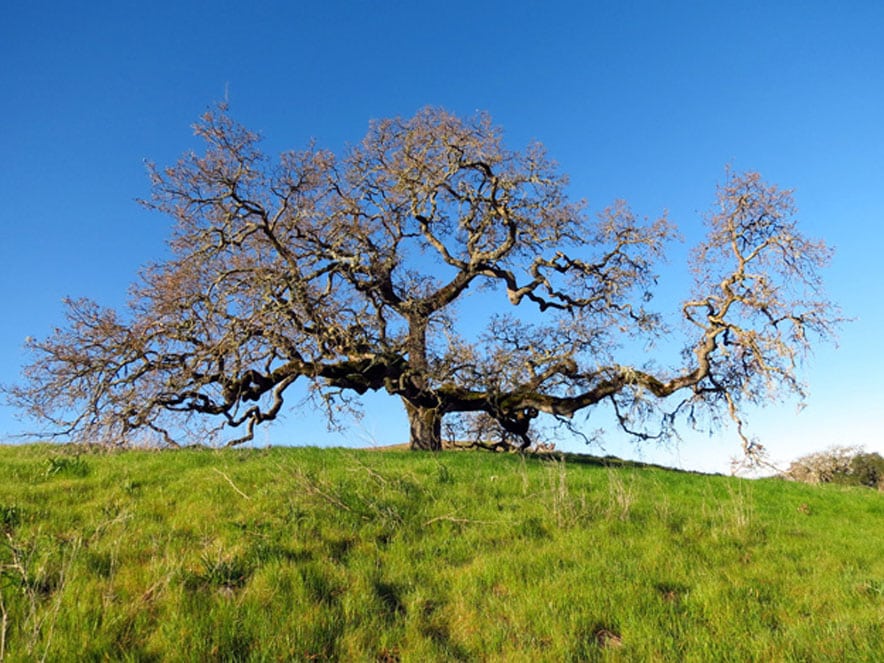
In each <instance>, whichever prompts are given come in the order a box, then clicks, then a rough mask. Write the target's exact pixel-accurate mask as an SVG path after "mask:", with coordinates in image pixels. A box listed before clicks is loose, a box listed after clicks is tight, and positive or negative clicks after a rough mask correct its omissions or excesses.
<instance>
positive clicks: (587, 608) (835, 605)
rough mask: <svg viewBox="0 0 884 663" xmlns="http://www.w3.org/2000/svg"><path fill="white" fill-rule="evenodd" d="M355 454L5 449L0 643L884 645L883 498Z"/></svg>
mask: <svg viewBox="0 0 884 663" xmlns="http://www.w3.org/2000/svg"><path fill="white" fill-rule="evenodd" d="M579 460H580V459H575V458H568V459H566V460H561V459H558V458H556V457H553V456H551V457H547V458H520V457H518V456H514V455H504V454H499V455H493V454H485V453H443V454H439V455H428V454H413V453H409V452H404V451H389V452H387V453H382V454H379V453H373V452H371V451H360V450H343V449H314V448H297V449H290V448H286V449H280V448H274V449H269V450H260V451H258V450H243V451H230V450H228V451H209V450H201V451H200V450H189V451H188V450H185V451H180V452H146V451H130V452H120V453H79V454H78V453H77V450H76V449H74V448H68V447H52V446H45V445H34V446H22V447H0V529H2V542H0V580H2V583H0V599H2V600H0V627H2V632H0V659H2V660H8V661H31V660H39V659H43V660H53V661H65V660H78V661H79V660H98V659H105V658H106V659H109V660H133V661H135V660H137V661H149V660H182V661H184V660H187V661H192V660H231V661H232V660H235V661H276V660H304V661H308V660H348V661H364V660H365V661H398V660H402V661H450V660H465V661H471V660H484V661H521V660H524V661H538V660H555V661H567V660H575V661H576V660H580V661H584V660H661V661H662V660H666V661H670V660H684V661H687V660H694V661H712V660H715V661H728V660H733V661H748V660H759V661H760V660H764V661H774V660H808V661H828V660H831V661H844V660H850V661H879V660H884V555H882V554H881V552H882V550H884V495H882V494H881V493H877V492H874V491H869V490H864V489H859V488H856V489H851V488H843V487H838V486H819V487H814V486H807V485H802V484H794V483H787V482H784V481H780V480H774V479H767V480H756V481H748V480H741V479H733V478H728V477H721V476H705V475H696V474H688V473H682V472H674V471H667V470H664V469H661V468H652V467H607V466H605V464H604V463H603V462H599V461H593V462H586V463H582V462H579Z"/></svg>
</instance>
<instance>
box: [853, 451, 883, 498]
mask: <svg viewBox="0 0 884 663" xmlns="http://www.w3.org/2000/svg"><path fill="white" fill-rule="evenodd" d="M850 473H851V476H853V477H854V478H855V479H856V481H857V482H858V483H860V484H862V485H863V486H869V487H870V488H877V489H878V490H884V457H882V456H881V454H879V453H861V454H857V455H856V456H854V457H853V459H852V460H851V461H850Z"/></svg>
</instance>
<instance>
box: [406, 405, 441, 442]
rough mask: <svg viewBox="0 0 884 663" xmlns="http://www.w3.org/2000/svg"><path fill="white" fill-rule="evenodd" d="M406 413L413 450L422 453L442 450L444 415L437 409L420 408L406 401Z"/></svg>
mask: <svg viewBox="0 0 884 663" xmlns="http://www.w3.org/2000/svg"><path fill="white" fill-rule="evenodd" d="M403 402H404V403H405V411H406V412H407V413H408V423H409V424H410V427H411V448H412V449H414V450H420V451H441V450H442V415H441V414H439V410H437V409H435V408H428V407H419V406H417V405H413V404H412V403H409V402H408V401H406V400H403Z"/></svg>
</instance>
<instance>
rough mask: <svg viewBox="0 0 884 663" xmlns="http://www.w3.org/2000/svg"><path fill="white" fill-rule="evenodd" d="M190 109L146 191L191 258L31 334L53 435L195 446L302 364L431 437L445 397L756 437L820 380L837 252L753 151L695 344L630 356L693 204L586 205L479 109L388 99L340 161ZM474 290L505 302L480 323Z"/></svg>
mask: <svg viewBox="0 0 884 663" xmlns="http://www.w3.org/2000/svg"><path fill="white" fill-rule="evenodd" d="M196 132H197V134H198V135H199V136H201V137H202V139H203V140H204V141H205V143H206V148H205V152H204V153H202V154H199V155H198V154H188V155H186V156H184V157H183V158H182V159H181V160H180V161H179V162H178V163H177V164H175V165H173V166H170V167H168V168H165V169H157V168H155V167H153V168H152V169H151V177H152V182H153V194H152V198H151V199H150V200H149V201H146V202H145V204H146V205H147V206H149V207H151V208H153V209H156V210H158V211H160V212H162V213H164V214H166V215H168V216H170V217H172V218H173V219H174V221H175V227H174V233H173V236H172V238H171V241H170V246H171V252H172V253H171V255H172V257H171V258H170V259H169V260H167V261H165V262H162V263H159V264H156V265H151V266H149V267H147V268H146V269H144V270H143V272H142V274H141V277H140V279H139V282H138V284H137V285H136V286H135V287H134V288H133V291H132V297H131V302H130V305H129V307H128V309H127V310H126V311H125V312H123V313H120V314H118V313H117V312H115V311H113V310H108V309H104V308H101V307H99V306H98V305H97V304H95V303H93V302H91V301H88V300H74V301H69V302H68V303H67V306H68V320H69V324H68V326H67V327H66V328H64V329H59V330H56V332H55V333H54V334H53V335H52V336H50V337H49V338H48V339H46V340H31V341H29V348H30V350H31V351H33V352H34V353H35V355H34V360H33V362H32V363H31V364H30V365H29V366H27V367H26V368H25V372H24V378H25V379H24V380H23V382H22V384H21V385H18V386H11V387H7V388H6V389H5V391H6V395H7V397H8V399H9V400H10V401H11V402H13V403H15V404H17V405H18V406H20V407H21V408H23V409H25V410H26V411H27V412H28V413H30V414H31V415H33V416H35V417H37V418H40V419H43V420H46V421H48V422H49V423H50V424H51V426H52V430H53V431H54V432H55V433H57V434H61V435H67V436H71V437H73V438H75V439H80V440H90V441H95V440H102V441H109V442H112V443H125V442H126V441H129V440H131V439H132V438H133V436H136V435H138V434H139V432H145V431H146V432H151V431H152V432H153V433H154V434H159V435H161V436H162V439H164V440H165V441H166V442H167V443H169V444H177V443H180V442H182V441H187V440H186V438H185V439H184V440H182V439H181V438H180V437H179V435H180V434H181V432H182V431H184V430H186V425H187V423H188V421H190V420H191V419H192V418H193V417H194V416H195V415H208V416H207V417H202V416H200V417H198V418H199V419H201V420H202V419H208V420H213V421H215V422H217V430H218V431H221V430H223V429H226V428H231V429H241V430H242V432H241V433H240V434H239V435H238V436H237V437H235V439H232V440H230V441H229V442H228V444H231V445H234V444H238V443H241V442H243V441H245V440H249V439H251V438H252V436H253V434H254V429H255V426H256V425H257V424H260V423H262V422H265V421H269V420H272V419H274V418H276V417H277V415H278V414H279V413H280V411H281V409H282V407H283V403H284V398H285V396H286V391H287V390H288V389H289V387H291V386H292V385H293V384H294V383H295V382H296V381H298V380H299V379H301V380H306V381H309V383H310V384H311V386H312V389H313V393H314V394H315V395H316V396H317V397H319V398H321V399H323V402H325V403H327V404H328V405H329V406H330V411H333V409H334V407H335V403H336V402H337V401H336V399H341V398H346V396H347V394H352V393H356V394H363V393H365V392H367V391H369V390H385V391H386V392H387V393H388V394H390V395H392V396H396V397H398V398H400V399H401V401H402V403H403V405H404V407H405V411H406V413H407V416H408V420H409V422H410V425H411V446H412V448H415V449H440V448H441V443H442V439H441V437H442V436H441V423H442V420H443V417H445V416H446V415H451V414H457V413H469V414H467V415H466V416H472V417H480V418H482V419H483V420H484V421H486V422H487V421H488V419H489V418H490V420H492V421H494V422H496V424H497V425H498V426H499V427H500V428H501V429H502V430H503V432H504V433H505V436H504V437H502V438H501V439H505V438H506V439H511V440H513V445H514V446H516V447H520V448H522V447H527V446H528V445H529V444H530V443H531V438H530V436H529V431H530V426H531V423H532V419H534V418H535V417H536V416H538V414H540V413H545V414H548V415H553V416H555V417H558V418H560V419H561V420H562V421H569V420H570V418H571V416H572V415H573V414H574V413H576V412H578V411H580V410H583V409H584V408H589V407H590V406H593V405H597V404H601V403H609V404H610V405H611V406H612V407H613V411H614V413H615V415H616V418H617V421H618V422H619V424H620V426H621V427H622V428H623V429H624V430H626V431H629V432H630V433H632V434H633V435H636V436H639V437H642V438H652V437H661V436H665V435H668V434H671V433H673V432H674V431H675V423H676V421H677V420H679V419H680V417H681V416H684V417H686V418H687V419H688V420H689V421H694V420H696V418H697V415H698V413H699V412H700V411H701V410H704V409H705V410H707V411H708V412H709V413H711V414H713V415H716V414H718V413H722V414H726V415H729V416H730V417H732V418H733V419H734V420H735V421H736V422H737V424H738V430H739V433H740V435H741V436H742V437H743V441H744V446H745V447H746V450H747V451H750V452H751V451H752V450H753V446H752V443H751V442H749V441H748V439H747V438H746V437H745V435H744V434H743V431H742V423H741V420H740V414H739V413H740V408H741V406H742V405H744V404H746V403H760V402H764V401H767V400H768V399H770V398H772V397H776V396H778V395H780V394H782V393H785V392H797V393H798V394H799V395H801V394H802V387H801V384H800V383H799V381H798V379H797V377H796V369H797V368H798V366H799V364H800V362H801V359H802V357H803V355H804V354H805V352H806V351H807V350H808V349H809V347H810V344H811V342H812V341H813V340H815V339H825V338H827V337H829V336H831V334H832V327H833V325H834V324H835V323H836V322H837V317H836V315H837V310H836V308H835V307H834V306H833V305H832V304H831V303H829V302H828V301H826V299H825V297H824V296H823V295H822V294H821V290H820V281H819V276H818V272H819V268H821V267H823V266H824V265H825V264H826V262H827V261H828V258H829V254H830V251H829V249H828V248H827V247H826V246H825V244H824V243H822V242H812V241H810V240H808V239H805V238H804V237H802V235H801V234H800V233H799V232H798V230H797V227H796V222H795V219H794V209H793V203H792V197H791V195H790V192H788V191H783V190H780V189H778V188H776V187H774V186H770V185H767V184H765V183H764V182H762V180H761V179H760V177H759V176H758V175H757V174H754V173H749V174H744V175H736V174H733V173H731V172H728V174H727V178H726V181H725V182H724V184H723V185H722V186H721V187H720V188H719V190H718V200H717V206H716V207H715V209H714V211H713V212H712V213H711V214H709V216H708V218H707V219H706V223H707V226H708V236H707V238H706V240H705V241H704V242H703V243H702V244H700V245H699V246H698V247H697V248H696V249H695V251H694V255H693V269H694V273H695V276H696V279H695V281H696V283H695V286H694V291H693V293H692V294H691V295H690V297H689V298H688V299H687V301H685V302H684V303H683V304H682V306H681V310H680V315H681V317H683V322H684V327H685V328H686V329H687V333H686V339H687V340H686V343H685V347H684V351H683V353H682V355H681V357H680V358H679V357H673V358H672V361H673V363H672V367H671V368H668V369H659V368H658V369H652V368H651V367H650V366H651V364H647V365H644V364H643V365H641V366H636V365H624V364H621V363H618V362H617V361H616V359H615V354H616V353H617V352H618V350H619V349H620V348H622V347H623V346H624V344H626V343H630V342H634V341H635V340H636V339H649V338H654V337H655V336H656V335H658V334H660V333H661V332H663V331H667V332H668V331H670V330H666V329H665V328H664V325H663V318H662V317H661V316H660V315H658V314H657V313H654V312H652V311H651V310H649V309H648V306H649V302H650V301H651V294H652V292H651V291H652V289H653V287H654V285H655V283H656V278H655V274H654V266H655V264H656V263H657V262H658V261H659V260H660V259H661V258H662V255H663V250H664V248H665V245H666V243H667V240H669V239H670V238H672V237H673V236H674V235H675V229H674V227H673V226H672V224H670V222H669V221H668V220H667V219H666V218H661V219H659V220H657V221H654V222H651V223H648V222H646V221H642V220H639V219H637V218H636V217H635V215H634V214H633V213H632V212H631V211H630V209H629V207H628V206H627V205H626V204H625V203H623V202H618V203H616V204H614V205H613V206H611V207H610V208H608V209H606V210H604V211H603V212H602V213H601V214H599V215H598V216H597V217H595V218H591V217H590V216H588V215H587V214H586V213H585V212H584V209H583V205H582V204H581V203H575V202H573V201H571V200H570V199H569V198H568V196H567V195H566V192H565V189H566V185H567V178H566V177H565V176H564V175H562V174H560V173H559V172H558V171H557V168H556V166H555V164H554V163H553V162H551V161H550V160H549V159H548V158H547V156H546V154H545V152H544V150H543V148H542V147H541V146H540V145H533V146H531V147H529V148H527V149H525V150H524V151H510V150H508V149H506V148H505V147H504V146H503V143H502V139H501V133H500V131H499V130H498V129H497V128H495V127H494V126H493V125H492V123H491V121H490V119H489V118H488V117H487V116H486V115H477V116H475V117H473V118H469V119H461V118H459V117H456V116H455V115H452V114H450V113H448V112H446V111H444V110H440V109H436V108H426V109H423V110H421V111H419V112H418V113H417V114H416V115H415V116H414V117H411V118H407V119H403V118H394V119H386V120H380V121H375V122H372V123H371V125H370V128H369V130H368V133H367V135H366V136H365V138H364V139H363V140H362V142H361V143H359V144H358V145H356V146H355V147H353V148H352V149H350V150H349V151H348V152H347V153H346V154H345V155H344V156H343V157H342V158H341V159H336V158H335V155H333V154H332V153H330V152H328V151H325V150H321V149H319V148H317V147H315V146H312V145H311V146H310V147H308V148H307V149H305V150H303V151H299V152H287V153H284V154H282V155H281V156H280V157H279V159H278V160H276V161H272V162H271V160H269V159H268V158H267V157H266V156H265V155H264V154H263V153H262V152H261V150H260V146H259V138H258V136H256V135H255V134H254V133H252V132H250V131H248V130H246V129H245V128H244V127H242V126H240V125H239V124H237V123H235V122H234V121H233V120H231V118H230V117H229V115H228V114H227V112H226V108H224V107H219V108H218V109H216V110H214V111H212V112H208V113H206V114H205V115H204V116H203V117H202V119H201V121H200V122H199V123H198V124H197V125H196ZM468 290H470V291H471V292H478V293H479V294H480V295H481V296H482V297H485V298H488V300H489V301H490V302H492V304H491V305H490V306H491V308H492V310H493V307H494V306H495V305H496V304H494V303H493V302H496V301H500V302H502V305H503V306H506V305H507V304H506V301H507V300H508V303H509V305H511V307H510V310H511V311H512V313H510V314H507V315H489V319H488V321H487V322H488V324H487V327H486V328H485V330H484V332H481V333H469V332H468V331H466V330H467V328H472V326H471V325H458V323H457V319H456V315H457V309H458V303H459V302H460V301H461V300H463V298H464V296H465V294H466V293H467V291H468ZM504 296H505V298H504ZM517 314H518V315H517ZM571 425H574V424H573V423H572V424H571Z"/></svg>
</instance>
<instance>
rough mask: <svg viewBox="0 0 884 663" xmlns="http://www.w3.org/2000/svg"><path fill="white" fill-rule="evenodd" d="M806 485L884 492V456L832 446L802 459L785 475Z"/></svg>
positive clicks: (856, 448)
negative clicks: (859, 488)
mask: <svg viewBox="0 0 884 663" xmlns="http://www.w3.org/2000/svg"><path fill="white" fill-rule="evenodd" d="M782 476H783V477H785V478H786V479H791V480H792V481H801V482H803V483H840V484H846V485H851V486H868V487H870V488H878V489H879V490H884V457H882V456H881V454H879V453H874V452H873V453H866V452H865V451H863V449H862V448H861V447H830V448H829V449H826V450H825V451H818V452H816V453H812V454H808V455H807V456H802V457H801V458H799V459H798V460H795V461H793V462H792V464H791V465H790V466H789V469H787V470H786V471H785V472H784V473H783V475H782Z"/></svg>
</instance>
